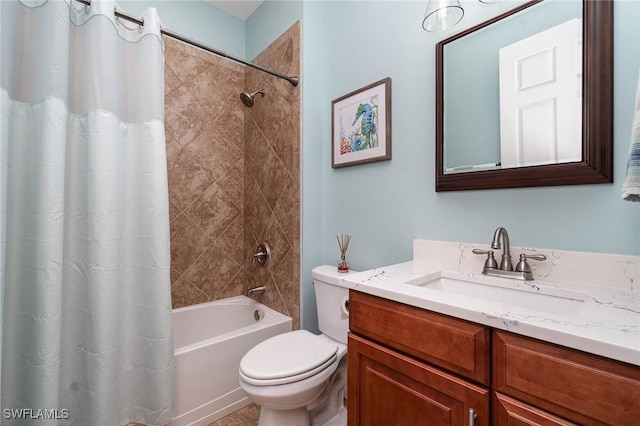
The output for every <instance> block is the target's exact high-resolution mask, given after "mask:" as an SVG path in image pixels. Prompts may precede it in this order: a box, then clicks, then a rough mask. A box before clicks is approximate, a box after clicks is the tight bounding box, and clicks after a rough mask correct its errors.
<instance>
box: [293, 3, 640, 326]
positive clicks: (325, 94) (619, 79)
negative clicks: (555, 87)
mask: <svg viewBox="0 0 640 426" xmlns="http://www.w3.org/2000/svg"><path fill="white" fill-rule="evenodd" d="M475 3H476V4H477V2H475ZM467 4H469V3H467ZM304 7H305V11H304V14H303V16H304V21H303V31H304V39H303V40H304V41H303V50H304V62H303V81H304V82H305V83H304V84H305V86H304V90H303V99H304V104H303V106H304V107H306V106H307V105H312V106H313V108H314V109H313V110H304V111H303V124H304V127H303V153H305V152H306V151H307V150H312V152H313V153H316V152H317V150H318V146H317V144H318V143H320V145H321V149H322V156H321V157H320V158H317V157H315V156H314V157H311V156H307V155H304V157H303V165H302V170H303V179H304V180H303V191H304V194H303V230H302V235H303V247H302V254H303V269H302V272H303V283H302V290H303V298H305V297H306V298H308V299H309V300H311V298H312V291H313V290H312V286H311V284H310V282H309V281H310V279H309V278H307V277H308V276H309V272H310V269H311V267H312V266H314V265H317V264H322V263H331V264H333V263H334V262H335V261H336V259H337V257H338V248H337V245H336V242H335V235H336V234H340V233H348V234H351V235H352V240H351V245H350V248H349V253H348V259H349V260H350V263H351V266H352V268H354V269H357V270H363V269H368V268H372V267H375V266H382V265H388V264H392V263H397V262H402V261H406V260H410V259H411V256H412V240H413V239H414V238H425V239H434V240H445V241H468V242H475V243H489V242H490V239H491V236H492V233H493V230H494V229H495V228H496V227H497V226H505V227H506V228H507V229H508V230H509V233H510V236H511V242H512V244H514V245H516V246H526V247H538V248H551V249H563V250H576V251H591V252H603V253H619V254H632V255H638V254H640V205H638V204H634V203H629V202H623V201H622V200H621V198H620V188H621V185H622V182H623V180H624V175H625V174H624V166H625V164H626V158H627V154H628V150H629V143H630V134H631V119H632V109H633V102H634V92H635V87H636V81H637V75H638V69H639V66H640V47H639V42H638V40H640V26H638V25H637V20H638V16H640V2H635V1H634V2H631V1H620V2H616V4H615V12H614V18H615V52H616V53H617V54H616V56H615V63H614V67H615V75H614V78H615V89H614V90H615V94H614V96H615V120H614V121H615V148H614V149H615V159H614V162H615V165H614V167H615V176H614V182H615V183H614V184H610V185H585V186H560V187H547V188H528V189H507V190H490V191H462V192H450V193H436V192H435V191H434V187H435V170H434V169H435V158H434V157H435V148H434V124H435V123H434V115H435V112H434V103H435V84H434V81H435V43H437V42H438V41H439V40H441V39H444V38H446V37H448V36H449V35H450V34H451V33H448V34H438V35H434V34H428V33H425V32H424V31H423V30H422V29H421V26H420V23H421V19H422V16H423V13H424V7H425V5H424V2H395V1H394V2H366V3H364V2H350V1H344V2H342V1H331V2H323V3H322V4H321V5H318V4H315V2H311V3H305V4H304ZM307 7H312V8H313V13H311V12H309V13H308V12H307V10H306V9H307ZM468 9H469V13H468V14H466V15H469V16H470V15H471V13H470V9H471V7H469V8H468ZM488 10H489V7H486V8H485V9H484V10H483V12H487V11H488ZM487 13H488V12H487ZM466 18H467V16H465V19H466ZM308 20H312V21H313V22H314V25H313V26H312V27H310V26H309V22H308ZM472 21H473V19H470V20H469V21H466V22H467V23H466V25H467V26H469V25H471V24H472V23H473V22H472ZM477 22H480V21H477ZM477 22H476V23H477ZM463 28H464V26H461V27H459V28H456V29H455V30H456V31H459V30H461V29H463ZM307 40H316V43H319V44H321V46H316V48H319V50H318V51H312V52H311V51H309V50H310V49H311V46H308V45H306V44H305V43H306V42H307ZM317 40H321V42H318V41H317ZM307 72H313V73H314V75H323V76H324V77H323V80H320V81H317V80H312V79H311V76H308V77H307V75H306V73H307ZM387 76H388V77H391V79H392V111H393V116H392V120H393V123H392V128H393V159H392V160H391V161H386V162H379V163H372V164H367V165H360V166H355V167H347V168H342V169H332V168H331V150H330V146H331V135H330V129H331V117H330V112H331V111H330V109H331V100H332V99H335V98H337V97H339V96H342V95H343V94H345V93H348V92H350V91H352V90H354V89H357V88H359V87H362V86H364V85H366V84H369V83H371V82H374V81H377V80H379V79H381V78H383V77H387ZM305 78H306V80H305ZM311 85H313V86H314V87H313V89H309V86H311ZM310 97H313V98H312V99H309V98H310ZM318 105H320V107H318ZM318 108H321V109H322V111H321V112H318V111H317V109H318ZM318 161H321V164H320V166H318V165H317V162H318ZM318 167H320V168H321V170H320V171H318V170H316V169H317V168H318ZM308 168H311V170H308ZM319 173H321V176H320V177H318V174H319ZM318 178H319V179H321V182H320V183H319V182H318V181H317V179H318ZM318 200H322V202H321V205H318ZM318 208H320V209H321V211H320V212H318V211H316V210H317V209H318ZM310 210H313V211H310ZM318 217H320V218H321V221H322V222H321V223H318V222H317V220H318ZM318 227H320V230H318ZM318 245H321V246H322V248H321V253H318V248H317V247H318ZM303 302H304V299H303ZM311 314H312V311H311V310H307V308H306V307H305V305H303V321H304V322H303V323H304V325H305V327H308V328H312V324H313V321H314V318H313V316H312V315H311Z"/></svg>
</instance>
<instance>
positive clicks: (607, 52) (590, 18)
mask: <svg viewBox="0 0 640 426" xmlns="http://www.w3.org/2000/svg"><path fill="white" fill-rule="evenodd" d="M542 1H543V0H534V1H530V2H527V3H525V4H522V5H521V6H518V7H516V8H514V9H512V10H510V11H508V12H506V13H503V14H501V15H499V16H497V17H495V18H493V19H490V20H488V21H486V22H484V23H482V24H479V25H477V26H475V27H472V28H470V29H468V30H465V31H462V32H461V33H459V34H456V35H454V36H452V37H449V38H448V39H446V40H443V41H441V42H440V43H438V44H437V46H436V191H456V190H473V189H497V188H519V187H533V186H556V185H582V184H596V183H611V182H613V0H583V1H582V50H581V54H582V61H581V62H582V84H581V96H582V105H581V108H582V111H581V114H582V115H581V117H582V118H581V124H579V127H580V128H581V132H582V133H581V142H582V143H581V144H582V156H581V157H582V158H581V159H577V160H576V161H570V162H563V163H552V164H544V165H527V166H523V167H510V168H503V167H500V166H501V164H500V162H498V163H496V166H497V167H495V168H492V169H487V170H483V169H480V170H475V169H474V168H473V167H472V169H474V170H472V171H469V170H463V171H462V172H460V173H457V172H455V171H454V172H452V170H454V169H455V168H454V167H448V165H447V164H446V163H445V126H450V125H452V124H453V125H455V126H465V125H468V123H467V122H466V121H467V120H465V119H464V118H463V119H459V120H458V121H457V122H455V123H452V117H447V116H446V114H445V104H446V102H447V100H446V99H445V92H446V90H445V78H446V75H447V71H446V70H445V60H444V58H445V54H446V53H445V49H446V48H447V46H448V45H449V44H450V43H453V42H454V41H456V40H460V39H462V38H464V37H469V36H470V35H472V34H473V33H474V32H476V31H479V30H483V29H485V28H487V27H489V26H491V25H493V24H496V23H499V22H500V21H503V20H506V19H507V18H510V17H512V16H515V15H516V14H519V13H526V12H527V9H528V8H530V7H532V6H535V5H537V4H538V3H541V2H542ZM546 1H549V0H546ZM470 68H472V67H470ZM499 107H500V106H498V108H499ZM579 107H580V106H579V105H578V108H579ZM456 118H457V117H456ZM447 121H448V122H447ZM579 140H580V135H579V137H578V142H577V144H579V143H580V142H579ZM499 143H500V141H497V144H498V145H499ZM498 149H499V148H498ZM465 168H467V169H468V166H467V167H465Z"/></svg>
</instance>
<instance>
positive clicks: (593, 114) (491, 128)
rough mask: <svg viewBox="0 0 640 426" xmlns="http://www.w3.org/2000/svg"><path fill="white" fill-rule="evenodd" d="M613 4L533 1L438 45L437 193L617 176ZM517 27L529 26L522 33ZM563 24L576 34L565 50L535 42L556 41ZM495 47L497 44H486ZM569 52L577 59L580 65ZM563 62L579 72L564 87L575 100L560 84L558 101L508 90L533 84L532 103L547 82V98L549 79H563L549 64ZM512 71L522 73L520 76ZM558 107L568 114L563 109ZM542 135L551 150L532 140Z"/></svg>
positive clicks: (582, 181) (593, 0) (572, 73)
mask: <svg viewBox="0 0 640 426" xmlns="http://www.w3.org/2000/svg"><path fill="white" fill-rule="evenodd" d="M612 6H613V3H612V1H610V0H604V1H603V0H584V1H582V2H580V1H579V0H577V1H575V2H566V1H554V0H544V1H542V0H534V1H530V2H527V3H525V4H522V5H520V6H519V7H516V8H514V9H512V10H510V11H508V12H506V13H503V14H501V15H499V16H497V17H495V18H493V19H491V20H489V21H486V22H484V23H482V24H479V25H477V26H475V27H473V28H470V29H468V30H465V31H463V32H461V33H459V34H456V35H454V36H452V37H450V38H448V39H446V40H443V41H442V42H440V43H438V45H437V46H436V65H437V70H436V191H452V190H469V189H493V188H516V187H530V186H550V185H578V184H592V183H610V182H612V179H613V7H612ZM514 28H522V29H523V30H518V31H519V34H516V33H514ZM559 30H562V31H565V32H564V33H563V34H567V35H566V36H565V37H564V38H567V39H572V40H569V41H570V43H569V44H566V46H568V47H565V48H564V49H565V50H564V51H563V50H561V49H563V47H562V46H554V47H553V49H552V50H551V52H550V53H549V54H544V53H541V52H543V49H540V48H538V47H536V46H537V45H535V44H533V46H534V47H531V46H532V44H531V43H532V40H533V41H535V40H540V38H542V39H543V41H542V44H544V43H546V42H545V41H544V39H545V37H546V39H547V40H553V41H554V44H555V41H557V40H559V39H561V37H560V36H559V35H558V33H557V32H556V31H559ZM567 31H568V33H567ZM572 34H573V35H572ZM534 39H535V40H534ZM580 39H582V45H580V44H579V40H580ZM488 40H500V43H502V44H501V45H500V44H498V43H496V42H495V41H494V42H489V41H488ZM575 40H578V43H576V42H575ZM492 43H493V44H492ZM571 43H573V44H571ZM547 44H548V43H547ZM490 45H491V46H493V50H492V51H487V50H482V49H486V48H487V46H490ZM479 46H482V47H479ZM522 46H525V47H528V48H529V52H526V51H525V52H524V53H523V51H522ZM514 48H515V49H514ZM499 51H502V52H500V53H499ZM514 51H516V52H517V53H516V54H513V53H512V52H514ZM470 52H471V53H470ZM470 55H476V56H475V57H472V56H470ZM518 55H519V56H518ZM457 58H462V60H461V61H458V59H457ZM501 58H502V59H501ZM505 58H506V59H505ZM520 58H524V60H521V59H520ZM567 58H575V60H574V63H573V65H571V63H569V65H567V62H566V59H567ZM457 61H458V62H457ZM505 61H506V67H505V66H504V63H505ZM562 61H565V62H564V65H565V66H564V68H566V69H569V70H570V72H569V73H568V77H567V79H568V80H567V81H568V82H569V84H568V85H566V86H564V87H568V88H569V89H571V90H572V92H571V94H570V95H569V97H568V98H566V97H565V99H568V100H569V101H566V100H565V101H562V100H560V101H558V100H557V99H556V98H557V97H558V96H556V94H555V93H557V92H559V93H566V92H567V90H566V89H557V88H555V86H554V89H553V90H554V91H555V92H554V94H553V95H551V97H553V98H554V99H553V100H551V101H548V100H545V99H543V100H542V101H541V100H540V99H537V100H536V99H534V101H532V102H530V103H529V104H528V105H534V107H530V106H526V107H522V106H521V105H523V104H518V102H520V100H518V99H516V100H515V101H514V100H513V99H512V98H513V96H512V95H511V92H514V91H515V92H517V90H511V91H510V90H506V89H509V88H510V87H517V88H518V89H520V88H524V90H521V92H524V93H525V101H526V102H529V101H528V99H531V98H530V96H531V93H533V92H534V91H533V88H534V87H535V86H544V87H545V89H543V90H542V92H544V93H547V94H543V95H542V96H548V90H549V87H550V86H552V84H550V82H553V84H556V83H557V81H558V80H562V78H560V77H558V76H559V73H558V72H556V69H555V68H554V69H552V70H551V71H550V65H549V64H558V63H560V62H562ZM500 62H503V70H502V71H500V70H499V69H500ZM523 63H524V65H523ZM460 64H462V65H460ZM465 64H466V66H464V65H465ZM527 66H530V67H531V68H527ZM505 70H516V72H514V73H513V74H514V76H513V77H511V76H509V73H508V72H505ZM571 79H573V80H571ZM501 80H502V82H501ZM505 82H506V83H505ZM470 83H472V84H471V85H470ZM539 83H541V84H539ZM501 86H502V88H501ZM558 87H559V86H558ZM465 96H466V98H465ZM535 96H537V95H534V97H535ZM470 99H473V101H470ZM478 99H480V100H481V101H482V103H481V104H479V103H478V102H477V101H478ZM566 105H569V107H567V106H566ZM559 111H562V112H563V117H564V118H563V119H560V118H557V117H556V115H555V113H556V112H559ZM567 114H568V115H567ZM572 114H573V115H572ZM567 117H569V118H567ZM545 120H546V121H545ZM527 123H531V125H529V126H527V125H526V124H527ZM542 123H544V125H542ZM555 123H559V125H558V126H554V124H555ZM563 124H568V125H565V126H564V128H563V127H562V125H563ZM510 135H512V136H511V137H510ZM540 140H542V141H544V142H545V143H546V144H545V145H544V148H542V149H540V148H536V146H535V145H526V143H530V141H536V144H539V141H540ZM523 152H524V153H526V154H527V155H522V153H523ZM549 153H551V154H549Z"/></svg>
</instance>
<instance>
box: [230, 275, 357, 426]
mask: <svg viewBox="0 0 640 426" xmlns="http://www.w3.org/2000/svg"><path fill="white" fill-rule="evenodd" d="M343 276H344V274H339V275H338V273H337V271H336V268H335V267H329V266H323V267H318V268H315V269H314V270H313V278H314V286H315V290H316V298H317V300H318V319H319V326H320V331H321V332H322V333H323V334H319V335H315V334H312V333H310V332H308V331H306V330H296V331H292V332H288V333H284V334H280V335H278V336H274V337H271V338H269V339H267V340H265V341H263V342H261V343H259V344H258V345H256V346H255V347H253V348H252V349H251V350H249V352H247V354H246V355H245V356H244V357H243V358H242V360H241V361H240V387H241V388H242V389H243V390H244V392H245V393H246V394H247V396H248V397H249V399H250V400H252V401H253V402H255V403H256V404H258V405H260V406H261V409H260V420H259V423H258V426H309V425H313V426H346V424H347V416H346V408H345V407H344V397H345V391H346V382H347V374H346V369H347V362H346V361H347V359H346V356H345V355H346V353H347V345H346V342H347V331H348V310H347V302H346V301H347V300H348V289H347V287H345V286H344V284H343V281H342V277H343ZM321 309H322V311H321ZM325 333H326V334H325Z"/></svg>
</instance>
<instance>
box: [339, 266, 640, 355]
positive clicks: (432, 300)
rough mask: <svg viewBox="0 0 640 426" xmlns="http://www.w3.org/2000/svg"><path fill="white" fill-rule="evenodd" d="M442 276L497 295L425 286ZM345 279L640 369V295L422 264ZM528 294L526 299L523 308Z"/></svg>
mask: <svg viewBox="0 0 640 426" xmlns="http://www.w3.org/2000/svg"><path fill="white" fill-rule="evenodd" d="M439 276H447V277H450V278H455V279H459V280H463V281H464V280H468V281H474V282H476V283H480V284H489V285H490V287H491V289H490V291H489V292H488V293H492V294H493V296H492V297H491V298H483V297H482V296H470V295H468V294H452V293H449V292H446V291H440V290H434V289H430V288H428V286H426V287H422V286H420V285H419V284H420V283H421V282H425V281H426V280H429V279H431V278H437V277H439ZM342 280H343V282H344V284H345V286H346V287H349V288H352V289H354V290H358V291H361V292H363V293H367V294H371V295H374V296H379V297H383V298H385V299H389V300H394V301H397V302H401V303H405V304H407V305H412V306H416V307H419V308H424V309H428V310H431V311H434V312H439V313H442V314H445V315H450V316H453V317H457V318H461V319H464V320H468V321H472V322H475V323H479V324H483V325H487V326H490V327H494V328H496V329H501V330H507V331H510V332H513V333H517V334H521V335H524V336H529V337H533V338H536V339H540V340H543V341H546V342H550V343H556V344H559V345H562V346H566V347H569V348H573V349H578V350H581V351H585V352H589V353H592V354H596V355H601V356H604V357H607V358H611V359H615V360H618V361H622V362H626V363H630V364H634V365H638V366H640V293H638V292H634V291H629V290H624V289H608V288H603V287H597V286H585V287H584V288H581V289H579V290H575V289H571V290H565V289H564V288H563V286H562V285H561V283H557V282H546V281H544V280H535V281H520V280H513V279H508V278H495V277H488V276H485V275H482V274H479V273H478V274H475V273H474V274H471V273H462V272H460V271H459V270H458V271H457V270H455V269H454V268H451V269H447V267H446V266H442V265H436V264H429V263H426V262H422V261H416V260H414V261H410V262H405V263H400V264H396V265H390V266H386V267H382V268H376V269H371V270H368V271H364V272H358V273H351V274H349V275H346V276H344V277H343V278H342ZM411 283H413V284H411ZM482 289H484V290H487V287H483V288H482ZM501 289H502V290H501ZM481 291H482V290H481ZM501 291H504V292H505V293H504V294H502V293H501ZM514 291H518V293H515V292H514ZM524 293H538V295H537V296H535V297H542V298H543V299H541V300H540V303H535V304H534V305H535V306H528V305H527V303H526V298H527V297H529V296H527V295H524ZM542 293H544V294H553V295H555V296H560V297H550V296H545V295H541V294H542ZM520 295H522V299H525V302H523V303H519V299H521V298H520ZM503 296H504V297H503ZM508 300H511V301H512V302H509V301H508Z"/></svg>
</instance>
